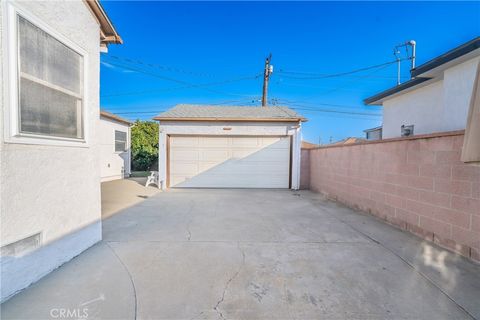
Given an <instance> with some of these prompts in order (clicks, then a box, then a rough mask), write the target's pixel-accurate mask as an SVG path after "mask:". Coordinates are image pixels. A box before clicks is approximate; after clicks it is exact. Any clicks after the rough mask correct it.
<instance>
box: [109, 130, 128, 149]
mask: <svg viewBox="0 0 480 320" xmlns="http://www.w3.org/2000/svg"><path fill="white" fill-rule="evenodd" d="M115 131H118V132H124V133H125V150H123V151H117V150H115V147H116V143H117V141H120V140H117V139H115ZM128 140H129V139H128V130H127V131H122V130H117V129H113V152H115V153H117V154H122V153H126V152H127V151H128V148H129V147H128Z"/></svg>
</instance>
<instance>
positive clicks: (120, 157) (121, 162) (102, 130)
mask: <svg viewBox="0 0 480 320" xmlns="http://www.w3.org/2000/svg"><path fill="white" fill-rule="evenodd" d="M115 130H118V131H123V132H126V133H127V151H125V152H115ZM98 139H99V144H100V145H99V147H100V177H101V181H102V182H103V181H111V180H116V179H123V178H124V177H125V176H128V175H130V173H131V171H130V166H131V165H130V163H131V162H130V161H131V156H130V154H131V152H130V147H131V145H130V126H129V125H127V124H123V123H120V122H116V121H113V120H110V119H107V118H104V117H100V123H99V130H98Z"/></svg>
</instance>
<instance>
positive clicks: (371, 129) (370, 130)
mask: <svg viewBox="0 0 480 320" xmlns="http://www.w3.org/2000/svg"><path fill="white" fill-rule="evenodd" d="M382 128H383V126H378V127H375V128H370V129H365V130H363V132H373V131H378V130H382Z"/></svg>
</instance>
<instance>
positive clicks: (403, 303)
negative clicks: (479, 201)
mask: <svg viewBox="0 0 480 320" xmlns="http://www.w3.org/2000/svg"><path fill="white" fill-rule="evenodd" d="M399 242H401V243H399ZM427 245H428V244H425V243H424V242H422V241H421V240H420V239H418V238H416V237H414V236H412V235H408V234H405V233H402V232H400V231H398V230H396V229H394V228H393V227H391V226H388V225H385V224H383V223H381V222H380V221H378V220H376V219H375V218H373V217H370V216H366V215H362V214H359V213H357V212H355V211H352V210H350V209H347V208H344V207H341V206H338V205H336V204H335V203H332V202H328V201H325V200H324V199H322V198H321V197H320V196H319V195H317V194H314V193H310V192H308V191H302V192H293V191H287V190H174V191H171V192H165V193H158V194H156V195H155V196H152V197H150V198H148V199H147V200H145V201H143V202H141V203H138V204H137V205H135V206H132V207H130V208H128V209H125V210H123V211H121V212H119V213H118V214H116V215H114V216H112V217H110V218H109V219H106V220H105V221H104V241H103V242H102V243H101V244H100V245H98V246H96V247H94V248H92V249H91V250H88V251H87V252H86V253H84V254H82V255H80V256H79V257H77V258H75V259H74V260H72V261H71V262H70V263H67V264H66V265H64V266H63V267H61V268H60V269H58V270H57V271H55V272H53V273H52V274H50V275H49V276H48V277H47V278H45V279H43V280H41V281H40V282H38V283H37V284H35V285H34V286H32V287H30V288H28V289H27V290H25V291H24V292H21V293H20V294H18V295H17V296H15V297H14V298H12V299H10V300H9V301H7V302H6V303H4V304H3V305H2V310H1V316H2V319H38V318H52V317H51V316H49V314H50V312H51V309H52V308H53V307H60V308H62V307H63V308H67V309H71V308H75V307H78V306H82V304H85V302H87V303H88V302H89V301H92V300H94V302H91V303H89V304H88V306H89V309H88V311H89V314H88V319H97V318H98V319H107V318H116V319H352V318H353V319H472V318H474V317H480V312H479V310H478V307H477V303H476V302H477V301H478V298H479V297H480V285H479V284H480V267H479V266H478V265H475V264H473V263H471V262H469V261H467V260H465V259H463V258H461V257H459V256H456V255H454V254H451V253H448V252H447V251H445V250H442V249H440V248H438V247H436V246H433V245H428V246H430V249H425V248H427V247H426V246H427ZM428 250H430V251H428ZM427 251H428V252H429V253H428V254H427ZM415 252H417V253H415ZM418 252H422V254H418ZM429 255H430V258H428V257H429ZM440 256H442V257H444V258H443V260H440V259H439V257H440ZM439 261H442V262H439ZM77 287H78V288H77ZM101 294H103V296H104V299H96V300H95V298H96V297H98V296H101ZM90 306H91V308H92V309H91V310H90Z"/></svg>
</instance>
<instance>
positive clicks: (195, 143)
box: [169, 136, 290, 188]
mask: <svg viewBox="0 0 480 320" xmlns="http://www.w3.org/2000/svg"><path fill="white" fill-rule="evenodd" d="M169 158H170V159H169V161H170V163H169V171H170V177H169V178H170V179H169V182H170V187H177V188H288V187H289V172H290V138H289V137H227V136H185V137H181V136H172V137H170V154H169Z"/></svg>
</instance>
